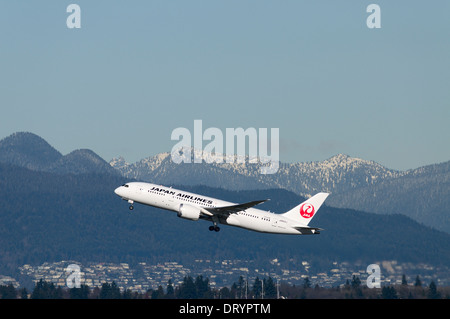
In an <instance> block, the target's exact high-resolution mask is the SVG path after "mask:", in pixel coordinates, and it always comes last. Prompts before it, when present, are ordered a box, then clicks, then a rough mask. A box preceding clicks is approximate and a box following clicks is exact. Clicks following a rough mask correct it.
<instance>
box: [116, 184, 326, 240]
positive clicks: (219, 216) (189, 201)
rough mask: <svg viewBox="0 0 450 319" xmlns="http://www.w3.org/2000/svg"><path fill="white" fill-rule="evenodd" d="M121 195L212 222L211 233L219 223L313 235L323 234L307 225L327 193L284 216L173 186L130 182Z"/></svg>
mask: <svg viewBox="0 0 450 319" xmlns="http://www.w3.org/2000/svg"><path fill="white" fill-rule="evenodd" d="M114 193H116V194H117V195H118V196H120V197H121V198H122V199H123V200H126V201H128V203H129V204H130V206H129V209H130V210H133V208H134V206H133V205H134V203H141V204H145V205H149V206H154V207H158V208H162V209H166V210H170V211H174V212H176V213H177V215H178V217H181V218H184V219H188V220H193V221H197V220H199V219H202V220H207V221H210V222H212V223H213V225H211V226H210V227H209V230H210V231H216V232H218V231H220V227H219V226H218V224H223V225H230V226H236V227H241V228H244V229H248V230H253V231H256V232H262V233H273V234H293V235H311V234H320V231H321V230H323V229H321V228H315V227H309V226H308V224H309V222H310V221H311V220H312V218H313V217H314V216H315V215H316V214H317V211H318V210H319V208H320V206H321V205H322V203H323V202H324V201H325V199H326V198H327V197H328V195H329V194H328V193H317V194H316V195H314V196H312V197H311V198H309V199H307V200H306V201H304V202H302V203H300V204H299V205H297V206H295V207H294V208H292V209H291V210H289V211H287V212H285V213H283V214H275V213H272V212H268V211H264V210H260V209H256V208H253V207H254V206H256V205H258V204H261V203H263V202H265V201H267V199H266V200H257V201H252V202H248V203H242V204H236V203H231V202H227V201H223V200H220V199H216V198H212V197H207V196H203V195H198V194H194V193H189V192H185V191H183V190H178V189H175V188H172V187H166V186H162V185H156V184H151V183H144V182H130V183H126V184H123V185H122V186H119V187H117V188H116V189H115V190H114Z"/></svg>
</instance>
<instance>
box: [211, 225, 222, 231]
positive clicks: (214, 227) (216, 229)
mask: <svg viewBox="0 0 450 319" xmlns="http://www.w3.org/2000/svg"><path fill="white" fill-rule="evenodd" d="M209 230H210V231H213V230H214V231H216V232H218V231H220V227H219V226H209Z"/></svg>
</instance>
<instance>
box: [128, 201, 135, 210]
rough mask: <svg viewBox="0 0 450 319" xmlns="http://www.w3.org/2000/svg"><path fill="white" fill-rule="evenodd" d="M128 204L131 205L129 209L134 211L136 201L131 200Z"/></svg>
mask: <svg viewBox="0 0 450 319" xmlns="http://www.w3.org/2000/svg"><path fill="white" fill-rule="evenodd" d="M128 204H130V207H129V209H130V210H133V209H134V206H133V204H134V201H132V200H131V199H130V200H128Z"/></svg>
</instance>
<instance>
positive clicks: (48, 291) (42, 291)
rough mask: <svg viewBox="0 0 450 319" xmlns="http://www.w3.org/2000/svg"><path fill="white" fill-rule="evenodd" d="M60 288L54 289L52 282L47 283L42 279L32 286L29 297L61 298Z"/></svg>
mask: <svg viewBox="0 0 450 319" xmlns="http://www.w3.org/2000/svg"><path fill="white" fill-rule="evenodd" d="M61 298H62V289H61V288H60V287H59V288H58V289H56V287H55V285H54V284H53V283H48V282H46V281H44V280H42V279H41V280H39V282H38V283H37V284H36V286H35V287H34V290H33V293H32V294H31V299H61Z"/></svg>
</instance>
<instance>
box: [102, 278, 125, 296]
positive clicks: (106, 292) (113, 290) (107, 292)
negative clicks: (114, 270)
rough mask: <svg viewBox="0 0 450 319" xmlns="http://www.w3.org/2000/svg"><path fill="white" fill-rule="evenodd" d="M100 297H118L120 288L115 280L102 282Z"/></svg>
mask: <svg viewBox="0 0 450 319" xmlns="http://www.w3.org/2000/svg"><path fill="white" fill-rule="evenodd" d="M99 298H100V299H120V289H119V287H117V284H116V282H115V281H113V282H112V284H109V283H104V284H102V288H101V289H100V294H99Z"/></svg>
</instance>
